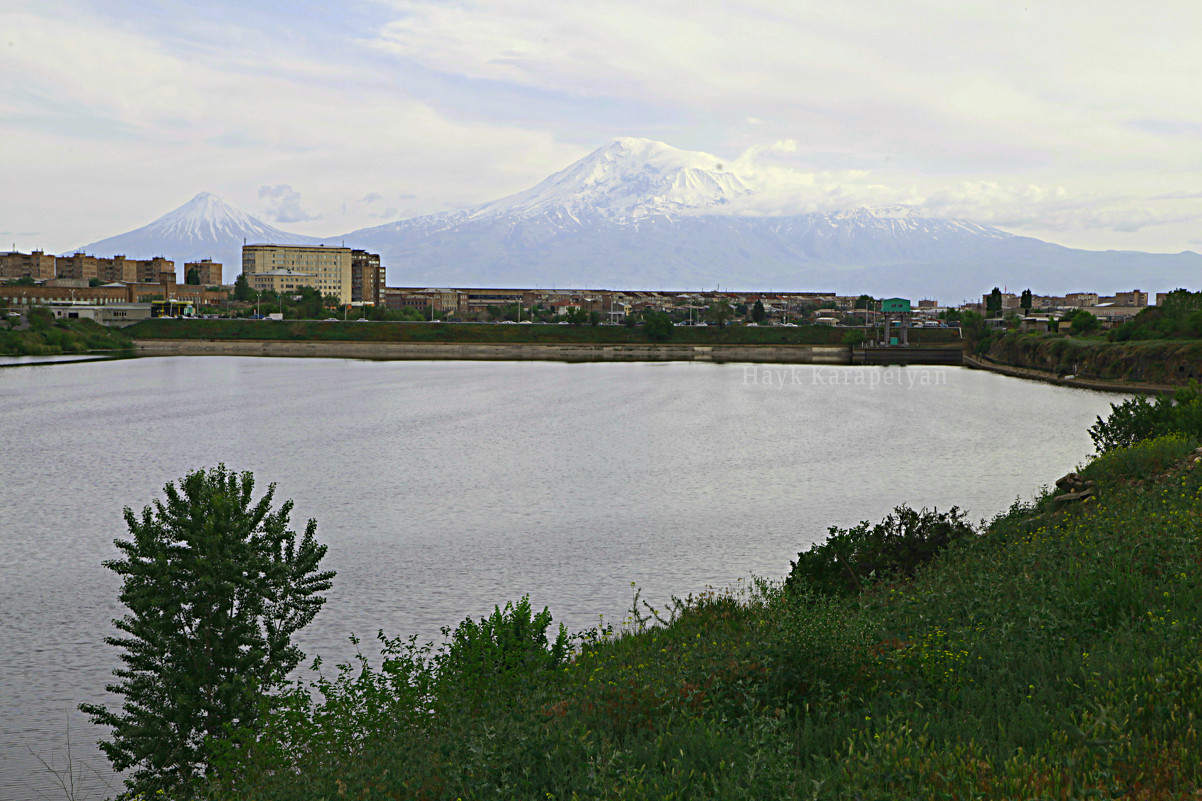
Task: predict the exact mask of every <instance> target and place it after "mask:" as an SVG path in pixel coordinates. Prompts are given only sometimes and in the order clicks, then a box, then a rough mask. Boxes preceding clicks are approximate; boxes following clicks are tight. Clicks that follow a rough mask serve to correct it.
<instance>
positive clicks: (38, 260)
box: [0, 250, 54, 281]
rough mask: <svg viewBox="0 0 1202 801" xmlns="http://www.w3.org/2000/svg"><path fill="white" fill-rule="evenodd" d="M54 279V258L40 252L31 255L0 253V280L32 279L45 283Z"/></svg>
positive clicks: (36, 251) (13, 252) (14, 252)
mask: <svg viewBox="0 0 1202 801" xmlns="http://www.w3.org/2000/svg"><path fill="white" fill-rule="evenodd" d="M53 277H54V256H50V255H47V254H45V253H43V252H42V251H40V250H35V251H33V252H32V253H18V252H16V251H12V252H11V253H0V278H32V279H33V280H35V281H45V280H46V279H47V278H53Z"/></svg>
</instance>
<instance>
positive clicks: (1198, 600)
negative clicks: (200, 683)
mask: <svg viewBox="0 0 1202 801" xmlns="http://www.w3.org/2000/svg"><path fill="white" fill-rule="evenodd" d="M1193 445H1194V442H1193V441H1192V440H1189V439H1187V438H1183V437H1181V436H1176V435H1170V436H1166V437H1162V438H1160V439H1152V440H1149V441H1146V442H1142V443H1139V444H1136V445H1135V446H1134V447H1128V448H1115V449H1111V450H1110V451H1108V452H1107V454H1106V455H1105V456H1104V457H1102V458H1100V459H1098V460H1096V461H1095V462H1094V463H1092V464H1091V465H1089V466H1087V467H1086V468H1084V469H1085V471H1086V472H1087V473H1088V474H1089V476H1090V477H1091V478H1094V479H1095V480H1096V481H1097V484H1098V487H1099V490H1100V491H1099V493H1098V497H1097V498H1096V499H1091V501H1090V502H1088V503H1084V504H1078V505H1075V506H1070V507H1067V508H1066V507H1065V506H1063V505H1057V504H1055V503H1053V502H1052V501H1051V499H1050V497H1049V494H1048V493H1047V492H1046V491H1045V492H1044V493H1042V494H1041V496H1040V497H1038V498H1036V499H1035V500H1033V501H1032V502H1030V503H1017V502H1016V504H1015V505H1014V506H1013V507H1012V508H1011V509H1010V510H1009V511H1007V512H1006V513H1004V514H1002V515H999V516H997V517H996V518H995V519H994V520H993V521H991V522H989V523H988V524H986V525H984V526H983V527H982V529H981V530H980V531H979V532H972V533H973V535H972V536H968V535H967V534H965V535H964V536H957V537H948V538H946V541H944V542H942V543H941V544H940V547H938V548H936V549H935V551H934V552H932V553H930V554H926V553H924V554H923V558H922V559H921V560H920V561H917V562H915V563H914V565H913V569H912V570H907V571H889V570H881V571H875V572H872V571H862V572H861V573H859V574H857V579H858V583H859V586H858V587H857V591H854V592H849V591H846V590H847V588H846V587H840V588H837V591H832V592H823V591H821V588H820V587H817V586H815V585H814V583H811V582H794V583H793V584H791V585H790V586H786V585H784V584H781V583H774V582H769V581H761V580H757V581H753V582H749V583H747V584H746V585H745V586H742V587H739V588H736V589H732V590H709V591H707V592H704V593H701V594H699V595H697V596H691V597H688V598H684V599H673V601H672V603H671V604H669V605H668V606H667V608H665V609H662V610H661V609H656V608H653V607H651V606H650V605H648V604H646V603H645V602H643V601H642V599H641V597H640V595H639V594H638V592H637V591H636V592H635V593H634V601H633V603H632V607H631V610H630V613H629V614H628V616H627V618H626V621H625V624H624V626H623V627H622V628H620V629H619V630H617V631H615V630H614V629H613V628H612V627H609V626H598V627H596V628H594V629H592V630H590V631H587V632H582V633H579V634H577V635H575V636H573V637H571V638H567V637H565V636H564V634H563V633H562V632H560V635H559V636H557V637H548V636H547V631H548V626H549V624H550V615H549V613H547V611H546V610H543V612H542V613H535V612H534V611H533V610H532V609H530V607H529V603H528V601H526V600H525V599H523V601H522V602H518V603H515V604H508V605H506V606H505V607H504V608H503V609H500V608H499V609H497V610H496V611H495V613H494V615H492V616H491V617H489V618H485V619H482V620H480V621H470V620H469V621H465V622H464V623H463V624H462V625H461V627H460V628H459V629H456V631H454V632H451V631H449V630H448V631H447V632H446V634H447V639H446V642H445V643H444V644H443V645H442V646H438V647H436V646H434V645H432V644H429V645H422V644H419V643H418V642H416V640H413V639H410V640H399V639H389V638H387V637H385V636H384V635H382V634H381V636H380V640H379V644H380V648H381V652H382V654H381V656H382V659H381V660H380V662H379V665H378V666H376V665H374V664H373V663H372V660H370V659H368V658H367V657H365V656H362V655H360V657H359V658H358V659H357V660H356V661H355V662H353V663H351V664H346V665H339V666H337V669H336V673H335V675H334V676H332V677H329V678H319V679H317V680H316V681H315V682H312V683H310V684H308V685H305V686H302V685H297V686H296V687H295V688H294V689H293V690H292V691H291V692H289V693H287V694H285V695H283V696H282V697H280V698H278V699H275V701H274V703H273V705H272V706H271V707H270V708H269V709H268V710H267V711H266V713H265V717H264V720H265V721H266V725H265V727H264V728H263V729H261V730H259V731H257V732H254V733H250V732H234V733H233V735H234V736H233V737H231V738H230V739H229V740H228V741H227V743H226V746H225V749H226V750H225V751H224V752H223V754H222V756H221V758H220V759H218V760H217V762H216V763H215V765H214V766H213V768H214V770H213V773H212V775H211V776H210V782H209V784H208V785H206V786H205V787H204V788H203V792H202V795H205V796H207V797H212V798H230V799H232V798H237V799H293V798H295V799H302V798H303V799H309V798H331V799H333V798H364V799H372V798H421V799H444V798H445V799H473V798H481V799H484V798H540V799H590V798H598V799H600V798H606V799H636V798H638V799H642V798H658V797H664V798H669V797H675V798H690V799H694V798H695V799H762V798H799V799H800V798H805V799H844V798H848V799H850V798H889V799H906V798H915V799H917V798H923V799H926V798H996V799H1009V798H1084V797H1098V798H1108V797H1119V796H1123V797H1127V798H1136V799H1168V798H1194V797H1197V792H1198V790H1199V786H1200V784H1202V743H1199V741H1198V715H1200V714H1202V660H1200V659H1199V657H1198V654H1199V653H1200V647H1202V624H1200V623H1199V621H1202V558H1200V557H1199V553H1200V552H1202V514H1199V511H1198V510H1199V509H1200V508H1202V464H1198V463H1196V462H1194V461H1193V459H1190V458H1184V457H1186V456H1187V455H1188V454H1189V452H1190V450H1191V449H1192V446H1193ZM934 522H937V523H939V524H940V525H943V524H944V523H947V522H948V521H942V522H940V521H934ZM952 522H955V521H952ZM866 532H867V533H871V529H870V528H866ZM318 667H320V665H319V666H318Z"/></svg>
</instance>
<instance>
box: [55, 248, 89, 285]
mask: <svg viewBox="0 0 1202 801" xmlns="http://www.w3.org/2000/svg"><path fill="white" fill-rule="evenodd" d="M54 270H55V274H56V275H57V276H58V277H59V278H76V279H79V280H81V281H88V280H91V279H93V278H99V276H98V275H97V274H96V257H95V256H89V255H88V254H86V253H73V254H71V255H70V256H59V257H57V258H55V260H54Z"/></svg>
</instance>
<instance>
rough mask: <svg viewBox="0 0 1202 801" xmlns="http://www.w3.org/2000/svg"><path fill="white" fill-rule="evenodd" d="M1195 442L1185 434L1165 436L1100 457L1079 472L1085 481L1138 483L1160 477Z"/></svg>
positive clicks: (1191, 447)
mask: <svg viewBox="0 0 1202 801" xmlns="http://www.w3.org/2000/svg"><path fill="white" fill-rule="evenodd" d="M1196 442H1197V440H1194V439H1190V438H1189V437H1186V436H1185V435H1184V434H1180V433H1175V434H1166V435H1164V436H1160V437H1154V438H1152V439H1145V440H1140V441H1139V442H1136V443H1135V444H1134V445H1129V446H1127V447H1124V448H1113V449H1111V450H1109V451H1107V452H1106V453H1105V454H1103V455H1102V456H1099V457H1098V458H1097V459H1095V460H1094V461H1093V462H1091V463H1090V464H1089V466H1088V467H1086V468H1085V469H1084V470H1083V471H1082V472H1083V473H1084V474H1085V475H1086V476H1087V477H1092V476H1117V477H1119V478H1127V479H1134V480H1140V481H1142V480H1143V479H1146V478H1151V477H1153V476H1157V475H1160V474H1162V473H1164V472H1165V471H1166V470H1168V469H1169V468H1170V467H1172V466H1173V465H1174V464H1175V463H1176V462H1178V461H1179V460H1180V459H1181V458H1182V457H1184V456H1185V455H1186V454H1187V453H1189V452H1190V451H1192V450H1193V449H1194V444H1195V443H1196Z"/></svg>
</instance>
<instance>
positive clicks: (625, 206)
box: [462, 137, 750, 221]
mask: <svg viewBox="0 0 1202 801" xmlns="http://www.w3.org/2000/svg"><path fill="white" fill-rule="evenodd" d="M749 192H750V189H749V188H748V187H747V185H746V183H745V182H744V181H743V180H742V179H740V178H739V177H738V176H737V175H735V174H734V173H732V172H729V171H726V170H723V169H722V162H721V161H720V160H719V159H718V158H717V157H715V156H711V155H710V154H708V153H700V152H693V151H687V150H679V149H677V148H674V147H670V146H669V145H665V144H664V143H662V142H654V141H651V140H649V139H636V138H633V137H624V138H621V139H616V140H614V141H613V142H611V143H610V144H608V145H606V146H605V147H602V148H600V149H598V150H595V151H593V152H592V153H590V154H589V155H587V156H585V157H584V158H582V159H580V160H579V161H577V162H575V163H574V164H571V165H569V166H568V167H566V168H564V169H563V170H560V171H559V172H557V173H555V174H553V175H551V176H550V177H548V178H547V179H545V180H544V181H542V183H540V184H538V185H537V186H535V187H533V188H531V189H528V190H526V191H525V192H519V193H518V194H516V195H511V196H509V197H506V198H502V199H501V200H497V201H493V202H492V203H486V204H484V205H483V206H477V207H476V208H474V209H468V210H466V211H465V212H463V213H462V215H463V216H464V217H467V218H471V219H479V218H486V217H493V216H499V215H502V214H505V215H508V214H517V215H519V216H534V215H538V214H545V213H554V214H566V215H569V216H571V217H573V218H576V219H583V218H593V219H596V218H602V219H610V220H615V221H629V220H637V219H640V218H643V217H648V216H653V215H667V214H687V213H690V212H692V213H696V212H705V211H707V210H712V209H715V208H719V207H721V206H724V205H726V204H728V203H730V202H731V201H733V200H735V199H737V198H740V197H743V196H745V195H747V194H748V193H749Z"/></svg>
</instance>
